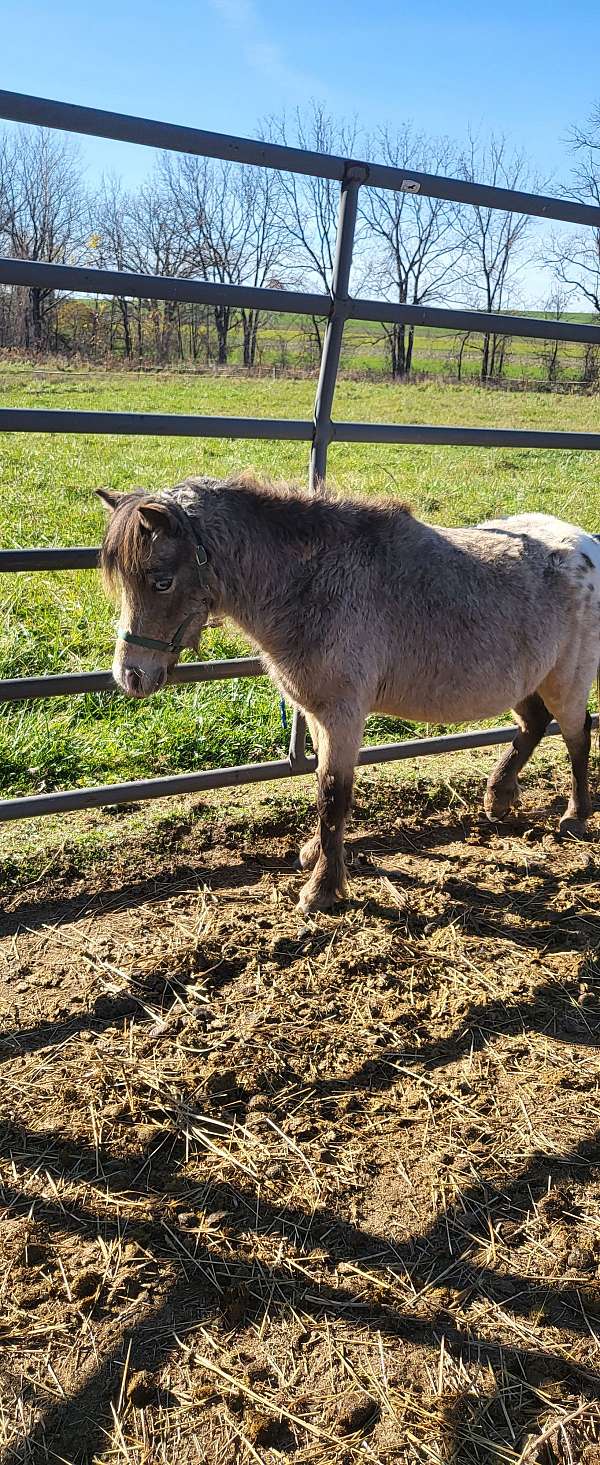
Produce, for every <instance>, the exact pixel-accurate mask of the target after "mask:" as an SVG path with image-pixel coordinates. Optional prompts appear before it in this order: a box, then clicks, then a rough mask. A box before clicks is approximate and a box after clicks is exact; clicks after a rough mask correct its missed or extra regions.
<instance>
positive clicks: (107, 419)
mask: <svg viewBox="0 0 600 1465" xmlns="http://www.w3.org/2000/svg"><path fill="white" fill-rule="evenodd" d="M0 118H3V119H6V120H10V121H12V122H19V123H29V124H35V125H37V126H40V127H51V128H60V129H62V130H64V131H67V132H75V133H83V134H87V135H90V136H94V137H105V138H112V139H118V140H120V141H125V142H133V143H140V144H143V145H145V146H149V147H154V148H162V149H166V150H169V151H174V152H182V153H193V154H197V155H200V156H202V157H209V158H220V159H224V160H229V161H232V162H237V163H244V164H249V165H254V166H257V167H261V168H272V169H276V170H278V171H281V172H292V173H299V174H308V175H311V176H313V177H319V178H328V179H333V180H337V181H339V183H340V203H339V221H338V232H337V245H336V254H335V261H334V267H333V273H332V280H331V290H330V294H329V295H319V294H308V293H305V292H303V291H293V290H279V289H277V290H272V289H266V288H264V289H263V288H261V289H257V288H252V287H250V286H245V285H242V286H234V285H221V284H213V283H210V282H207V281H205V280H189V279H178V278H177V279H172V278H166V277H164V276H155V275H137V274H131V273H128V272H126V271H121V270H97V269H86V268H81V267H71V266H69V265H56V264H50V263H48V264H45V263H40V262H33V261H31V260H22V259H1V258H0V283H2V284H7V285H24V286H31V287H35V286H39V287H44V288H51V289H55V290H68V291H69V290H70V291H76V292H79V293H82V294H85V293H88V294H94V295H97V294H101V295H118V296H132V297H136V298H141V299H144V300H148V299H153V300H171V301H179V302H181V303H184V302H185V303H196V304H202V305H208V306H211V305H229V306H232V307H237V306H242V305H244V306H248V307H253V308H254V309H261V310H269V311H277V312H282V313H290V314H294V315H296V314H298V315H301V314H304V315H311V316H318V317H321V318H323V319H324V320H326V322H327V325H326V330H325V337H324V342H323V351H322V356H321V365H320V372H319V381H318V386H317V393H316V400H315V409H314V417H313V420H312V421H294V420H288V419H280V418H253V417H203V416H188V415H183V414H177V413H176V414H170V413H164V412H160V413H145V412H144V413H139V412H87V411H71V410H48V409H46V408H14V407H3V408H0V430H1V431H3V432H46V433H55V432H62V433H112V434H121V435H122V434H127V435H129V434H144V435H147V434H150V435H153V436H154V435H163V436H167V435H170V436H176V437H182V436H183V437H218V438H247V439H254V438H269V439H279V440H282V441H283V440H285V441H298V442H307V443H310V445H311V446H310V465H309V486H310V488H311V489H314V487H315V484H316V482H317V480H321V479H323V478H324V477H325V472H326V466H327V453H328V448H329V446H330V444H332V443H339V442H353V443H407V444H408V443H442V444H460V445H466V446H474V447H511V448H562V449H570V450H571V451H572V450H576V451H582V450H584V451H597V450H598V449H600V433H592V432H585V433H583V432H582V433H575V432H541V431H530V430H520V429H512V428H479V427H476V428H466V427H432V426H414V425H411V424H406V423H368V422H335V421H333V419H332V415H331V414H332V408H333V397H334V392H335V385H336V379H337V372H338V366H339V360H340V349H341V344H342V336H343V331H344V326H345V323H346V321H348V320H363V321H384V322H393V321H396V322H398V323H400V324H404V325H407V326H415V325H420V326H428V327H431V328H434V329H440V330H448V329H452V330H457V331H475V332H489V333H490V334H494V335H510V336H526V337H529V338H533V339H536V340H552V341H554V340H560V341H573V342H580V343H585V344H594V345H600V327H598V326H594V325H584V324H575V323H571V322H565V321H550V320H543V319H532V318H529V317H523V316H511V315H496V314H487V313H486V312H484V311H467V310H450V309H446V308H438V307H432V306H424V305H395V304H392V303H389V302H387V301H381V300H363V299H353V298H352V297H351V296H350V294H349V281H350V270H351V265H352V253H353V245H354V233H355V227H356V216H357V203H358V195H359V191H360V189H361V188H365V187H368V188H380V189H394V190H400V191H402V192H407V193H414V194H423V195H426V196H430V197H433V198H442V199H449V200H453V201H455V202H457V203H463V204H472V205H479V206H481V207H485V208H494V209H501V210H510V211H512V212H520V213H526V214H531V215H535V216H538V217H540V218H544V219H557V220H561V221H564V222H568V223H573V224H583V225H588V226H591V227H592V228H595V229H600V208H599V207H592V206H590V205H587V204H582V203H579V202H577V201H575V200H572V199H557V198H547V197H545V196H544V195H541V194H535V193H523V192H517V191H514V190H510V189H505V188H495V187H490V186H488V185H486V184H478V183H470V182H465V181H462V180H460V179H455V178H444V177H438V176H434V175H432V174H428V173H414V172H411V171H409V170H403V169H400V168H392V167H387V166H383V165H382V164H379V163H366V162H360V161H356V160H355V159H350V158H340V157H335V156H333V155H331V154H325V153H312V152H308V151H303V150H301V149H299V148H288V147H282V146H279V145H278V144H274V143H267V142H258V141H253V140H251V139H248V138H240V137H228V136H227V135H226V134H222V133H213V132H204V131H200V130H197V129H195V128H189V127H177V126H173V125H172V124H170V123H165V122H154V121H150V120H148V119H147V118H140V117H129V116H125V115H123V114H121V113H116V112H102V111H98V110H96V109H95V108H91V107H76V106H72V105H70V104H67V103H64V102H54V101H49V100H47V99H44V98H40V97H31V96H24V95H21V94H19V93H16V92H8V91H1V90H0ZM97 558H98V549H97V548H72V549H59V548H56V549H54V548H43V549H41V548H40V549H10V550H3V551H0V571H4V572H8V571H13V572H14V571H25V572H32V571H43V570H64V569H83V568H85V569H87V568H89V569H92V568H94V567H95V566H96V564H97ZM262 674H263V672H262V666H261V663H260V661H259V660H257V659H256V658H254V657H244V658H240V659H237V660H232V661H207V662H193V663H186V664H184V665H181V666H179V667H178V668H177V670H176V672H175V676H174V680H175V681H177V682H180V683H181V682H200V681H216V680H221V679H227V678H231V677H241V676H245V677H254V676H261V675H262ZM111 685H112V678H111V675H110V672H104V671H98V672H90V673H81V674H71V675H60V676H43V677H18V678H15V679H13V680H6V681H0V701H5V702H6V701H18V700H23V699H29V698H39V697H54V696H61V697H64V696H72V695H74V694H76V693H82V692H98V691H104V690H108V689H109V688H110V687H111ZM549 731H550V732H557V731H558V729H557V727H556V724H552V725H551V727H550V729H549ZM513 733H514V729H513V728H511V727H506V726H505V727H496V728H491V729H485V730H483V731H472V732H466V733H456V734H451V735H446V736H443V737H436V738H425V739H423V738H419V739H413V740H410V741H404V742H401V743H386V744H382V745H379V746H376V747H367V748H363V749H362V750H361V753H360V755H359V762H360V763H383V762H387V761H389V760H393V759H400V758H414V757H417V756H419V757H423V756H427V755H431V754H434V753H447V752H452V751H454V750H455V749H459V748H477V747H484V746H487V745H490V744H494V743H503V742H510V740H511V739H512V737H513ZM314 767H315V759H314V758H312V757H310V756H308V755H307V753H306V747H305V727H304V722H303V719H302V718H301V717H299V716H298V715H297V714H296V716H295V717H294V723H293V728H292V733H291V738H290V746H289V754H288V758H287V759H280V760H277V761H274V762H271V763H256V764H246V765H242V766H239V767H235V768H217V769H209V770H203V771H200V772H195V773H185V774H176V775H173V776H172V777H168V778H152V779H142V780H137V781H135V782H132V783H122V784H114V785H111V784H107V785H103V786H100V787H96V788H76V789H69V790H64V791H60V792H53V793H44V794H36V795H33V796H31V797H26V798H14V799H8V800H3V801H0V820H7V819H21V818H27V817H30V816H33V815H40V814H54V813H60V812H67V811H69V810H72V809H81V808H90V807H92V806H96V807H97V806H99V805H106V804H117V803H126V802H129V801H130V800H132V799H135V800H138V799H148V798H159V797H162V796H165V795H169V794H176V793H189V792H193V791H195V790H201V789H210V788H222V787H227V786H232V785H235V784H243V783H258V782H263V781H267V780H271V779H277V778H288V777H290V776H291V775H300V774H305V773H308V772H310V771H311V770H312V769H313V768H314Z"/></svg>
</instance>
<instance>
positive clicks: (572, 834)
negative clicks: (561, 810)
mask: <svg viewBox="0 0 600 1465" xmlns="http://www.w3.org/2000/svg"><path fill="white" fill-rule="evenodd" d="M558 832H559V834H560V835H561V837H562V838H563V839H586V838H587V827H586V824H585V820H583V819H578V818H577V817H576V816H575V815H574V814H563V816H562V819H561V820H560V821H559V825H558Z"/></svg>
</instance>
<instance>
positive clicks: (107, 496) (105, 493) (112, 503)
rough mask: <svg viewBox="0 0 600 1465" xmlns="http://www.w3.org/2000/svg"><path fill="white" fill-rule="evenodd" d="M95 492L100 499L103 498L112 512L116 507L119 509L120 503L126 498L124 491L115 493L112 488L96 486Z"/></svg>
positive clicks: (112, 512) (111, 512)
mask: <svg viewBox="0 0 600 1465" xmlns="http://www.w3.org/2000/svg"><path fill="white" fill-rule="evenodd" d="M94 493H96V494H97V496H98V498H99V499H102V502H103V504H104V505H105V506H106V508H107V509H108V511H109V513H110V514H114V512H115V509H118V507H119V504H120V503H121V501H122V500H123V499H124V498H125V494H124V493H113V491H112V489H111V488H96V489H94Z"/></svg>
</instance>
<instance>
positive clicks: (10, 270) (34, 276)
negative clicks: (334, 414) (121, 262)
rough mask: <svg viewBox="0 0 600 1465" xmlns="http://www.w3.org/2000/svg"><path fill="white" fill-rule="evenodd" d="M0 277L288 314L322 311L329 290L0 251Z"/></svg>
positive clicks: (91, 291)
mask: <svg viewBox="0 0 600 1465" xmlns="http://www.w3.org/2000/svg"><path fill="white" fill-rule="evenodd" d="M0 283H1V284H4V285H29V286H33V287H34V288H36V289H38V290H42V289H46V290H60V291H64V290H70V291H73V290H74V291H76V292H77V293H79V294H81V295H121V296H133V297H135V298H136V299H140V300H175V301H178V302H179V303H181V304H189V305H229V306H230V307H231V309H232V310H235V309H237V308H239V307H240V306H246V307H247V308H248V309H252V310H268V311H280V312H282V313H283V314H287V315H321V316H326V315H328V314H329V311H330V309H331V300H330V298H329V296H328V295H307V294H305V293H304V292H303V291H301V290H270V289H266V288H262V287H261V288H260V289H259V288H257V287H256V286H253V285H220V284H214V283H213V282H212V281H211V280H188V279H181V278H178V277H176V276H172V275H138V274H135V273H133V272H132V271H130V270H100V269H98V270H97V269H86V268H84V267H82V266H80V265H55V264H47V263H46V262H45V261H40V260H30V259H7V258H6V256H5V255H0Z"/></svg>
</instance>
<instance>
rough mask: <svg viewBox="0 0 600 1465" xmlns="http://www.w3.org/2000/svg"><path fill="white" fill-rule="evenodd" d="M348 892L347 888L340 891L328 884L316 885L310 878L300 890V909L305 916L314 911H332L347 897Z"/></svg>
mask: <svg viewBox="0 0 600 1465" xmlns="http://www.w3.org/2000/svg"><path fill="white" fill-rule="evenodd" d="M346 894H347V892H346V889H345V888H344V889H343V891H339V890H337V889H332V888H331V886H328V885H314V884H313V882H312V880H308V881H307V883H306V885H303V886H302V890H301V891H300V896H299V900H298V909H299V910H300V911H302V914H303V916H310V915H312V913H313V911H331V910H334V908H335V906H337V905H339V903H340V901H342V900H345V899H346Z"/></svg>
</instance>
